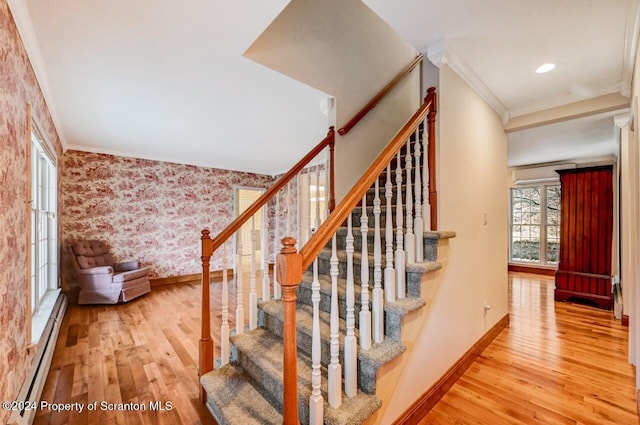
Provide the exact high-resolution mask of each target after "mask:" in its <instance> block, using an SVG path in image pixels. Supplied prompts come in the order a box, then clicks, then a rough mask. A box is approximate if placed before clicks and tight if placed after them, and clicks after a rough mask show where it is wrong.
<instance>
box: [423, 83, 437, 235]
mask: <svg viewBox="0 0 640 425" xmlns="http://www.w3.org/2000/svg"><path fill="white" fill-rule="evenodd" d="M429 100H431V108H430V110H429V113H428V115H427V122H428V125H429V129H428V136H429V144H428V146H429V152H428V153H427V155H428V156H427V158H428V161H429V162H428V164H429V205H430V206H431V228H430V230H438V192H437V187H438V186H437V185H436V114H437V112H438V97H437V96H436V88H435V87H429V89H428V90H427V97H426V98H425V101H429Z"/></svg>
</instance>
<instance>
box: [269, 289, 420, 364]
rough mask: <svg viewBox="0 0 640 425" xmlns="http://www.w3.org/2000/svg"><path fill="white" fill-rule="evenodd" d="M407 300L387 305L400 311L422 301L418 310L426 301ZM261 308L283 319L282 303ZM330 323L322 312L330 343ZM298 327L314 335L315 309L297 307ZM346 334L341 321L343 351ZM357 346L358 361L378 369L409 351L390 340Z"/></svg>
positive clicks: (324, 336)
mask: <svg viewBox="0 0 640 425" xmlns="http://www.w3.org/2000/svg"><path fill="white" fill-rule="evenodd" d="M405 300H407V301H405ZM405 300H403V301H402V302H393V303H385V304H389V305H391V306H394V307H393V308H396V309H400V308H401V307H400V306H407V310H408V306H409V305H412V306H415V305H419V304H420V302H419V301H422V304H420V305H419V306H418V307H417V308H419V307H422V306H424V305H425V302H424V300H422V299H419V298H412V299H405ZM396 304H397V306H395V305H396ZM260 306H261V308H263V309H264V310H265V311H266V312H268V313H269V314H271V315H274V316H277V317H279V318H280V319H282V317H283V311H282V302H281V301H268V302H266V303H262V304H260ZM414 309H415V308H414ZM385 310H386V306H385ZM411 311H413V310H411ZM356 314H357V313H356ZM330 321H331V315H330V314H329V313H326V312H323V311H321V312H320V335H321V338H322V339H324V340H325V341H328V340H329V339H330V334H331V333H330ZM296 327H297V328H298V330H301V331H303V332H305V333H306V334H308V335H312V333H313V307H311V306H308V305H304V304H303V305H298V306H297V307H296ZM345 334H346V321H345V320H344V319H340V334H339V339H340V348H341V350H342V346H343V342H344V336H345ZM355 336H356V338H358V336H359V331H358V329H357V328H356V329H355ZM358 341H359V340H358ZM356 344H357V346H358V359H360V360H365V361H367V362H368V363H370V364H371V365H372V366H374V367H376V368H377V367H380V366H382V365H383V364H385V363H387V362H390V361H391V360H393V359H394V358H396V357H398V356H399V355H400V354H402V353H403V352H404V351H405V350H406V349H407V347H406V345H404V344H403V343H402V342H400V341H394V340H391V339H389V338H387V339H385V340H384V341H383V342H381V343H379V344H376V343H373V344H372V345H371V348H369V349H368V350H363V349H362V348H360V344H359V343H356Z"/></svg>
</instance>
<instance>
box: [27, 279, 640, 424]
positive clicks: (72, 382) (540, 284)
mask: <svg viewBox="0 0 640 425" xmlns="http://www.w3.org/2000/svg"><path fill="white" fill-rule="evenodd" d="M510 280H512V281H513V282H512V285H510V287H512V288H513V289H511V290H510V293H509V299H510V308H511V327H510V328H509V329H507V330H505V331H504V332H503V333H502V334H501V335H500V336H499V337H498V338H496V340H495V341H494V342H493V343H492V345H491V346H489V348H487V350H485V352H484V353H483V355H482V356H481V357H480V358H478V360H477V361H476V362H475V363H474V364H473V365H472V366H471V368H470V369H469V370H468V371H467V373H466V374H465V375H464V376H463V377H462V379H460V381H458V383H456V385H454V387H453V388H452V389H451V390H450V391H449V393H447V395H445V397H444V398H443V399H442V400H441V402H440V403H439V404H438V405H436V407H435V408H434V409H433V410H432V411H431V412H430V413H429V415H427V416H426V417H425V418H424V419H423V421H422V422H421V423H422V424H447V425H451V424H461V425H462V424H474V425H478V424H482V425H494V424H495V425H500V424H536V423H544V424H598V425H600V424H603V425H604V424H616V425H624V424H636V423H638V418H637V416H636V414H635V397H634V382H633V376H634V372H633V368H632V367H631V366H630V365H629V364H628V363H627V354H626V353H627V330H626V328H623V327H621V326H620V324H619V322H617V321H615V320H613V319H612V316H611V313H609V312H602V311H600V310H596V309H594V308H591V307H585V306H580V305H575V304H564V303H554V302H553V281H552V280H551V279H549V278H545V277H538V276H533V275H524V274H512V275H510ZM248 282H249V280H248V278H246V279H245V291H244V292H245V293H246V292H248V286H249V285H248ZM220 287H221V285H220V284H214V285H212V301H211V302H212V305H213V306H218V305H219V302H220V301H219V300H220ZM233 288H234V282H233V281H232V282H231V289H233ZM247 300H248V296H245V298H244V302H245V304H246V303H247ZM230 304H231V306H230V311H233V309H234V308H235V296H230ZM245 312H248V309H246V308H245ZM233 317H234V314H230V318H231V319H232V320H233ZM212 322H213V324H212V326H213V328H212V329H213V330H214V339H215V340H216V347H217V346H218V340H219V324H220V313H219V312H217V313H216V314H214V315H213V319H212ZM232 326H233V324H232ZM199 338H200V288H199V285H198V284H197V283H194V284H191V283H187V284H182V285H172V286H164V287H156V288H154V289H153V291H152V292H151V293H150V294H147V295H146V296H144V297H142V298H139V299H137V300H134V301H132V302H130V303H127V304H122V305H117V306H72V307H70V309H69V310H68V312H67V315H66V316H65V319H64V321H63V324H62V328H61V330H60V336H59V339H58V342H57V345H56V351H55V354H54V358H53V362H52V365H51V369H50V372H49V375H48V377H47V381H46V384H45V388H44V392H43V395H42V400H45V401H48V402H51V403H81V404H82V405H83V406H85V408H84V410H83V411H82V413H79V412H78V410H77V409H75V410H71V411H66V412H54V411H51V410H42V411H39V412H38V416H37V417H36V421H35V423H36V424H94V423H95V424H107V423H114V424H125V425H128V424H147V423H149V424H214V423H215V422H214V421H213V419H212V418H211V415H210V414H209V412H208V411H207V409H206V407H205V406H204V405H202V404H201V403H200V402H199V399H198V379H197V373H196V367H197V363H198V340H199ZM96 401H97V402H98V406H97V409H96V410H94V411H88V410H87V408H86V406H87V405H88V404H90V403H93V402H96ZM102 401H104V402H106V403H111V404H115V403H121V404H122V407H126V406H128V405H130V404H129V403H134V405H135V406H137V403H145V405H146V406H147V410H145V411H117V410H107V409H101V408H100V402H102ZM149 402H161V403H164V402H171V409H170V410H169V409H167V410H162V411H159V410H155V411H154V410H150V409H148V407H149V405H148V403H149ZM163 406H164V407H166V408H168V405H163ZM106 407H110V408H114V407H116V406H106Z"/></svg>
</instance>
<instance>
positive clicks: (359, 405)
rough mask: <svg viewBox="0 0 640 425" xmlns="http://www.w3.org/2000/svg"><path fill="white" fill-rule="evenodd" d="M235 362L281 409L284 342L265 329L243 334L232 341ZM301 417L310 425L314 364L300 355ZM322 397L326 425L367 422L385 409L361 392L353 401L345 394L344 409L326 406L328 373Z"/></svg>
mask: <svg viewBox="0 0 640 425" xmlns="http://www.w3.org/2000/svg"><path fill="white" fill-rule="evenodd" d="M231 342H232V343H233V352H234V358H236V359H238V362H239V363H240V365H242V367H243V368H244V370H245V371H246V372H247V373H248V374H249V375H251V377H252V378H253V379H254V380H255V381H256V382H257V383H258V385H260V386H261V387H262V388H263V389H264V390H265V391H266V392H267V393H268V394H272V395H273V396H274V399H275V403H276V407H277V408H278V409H280V410H281V409H282V402H283V400H282V397H283V383H282V371H283V369H284V365H283V346H282V339H281V338H280V337H279V336H277V335H275V334H274V333H272V332H271V331H269V330H267V329H263V328H258V329H255V330H253V331H251V332H244V333H242V334H240V335H235V336H233V337H232V338H231ZM297 363H298V414H299V417H300V423H301V424H308V423H309V396H310V395H311V360H310V359H309V358H308V357H306V356H304V355H301V354H299V355H298V361H297ZM322 376H323V379H322V389H321V391H322V395H323V397H324V399H325V403H324V423H325V424H329V425H355V424H360V423H362V422H364V421H365V420H366V419H367V418H369V417H370V416H371V415H372V414H374V413H375V412H376V411H377V410H378V409H379V408H380V406H381V405H382V401H381V400H380V399H379V398H377V397H376V396H374V395H369V394H365V393H364V392H361V391H359V392H358V394H357V395H356V396H354V397H352V398H351V399H347V397H346V396H345V395H344V394H343V401H342V406H341V407H340V408H338V409H333V408H331V407H330V406H329V404H328V403H327V402H326V400H327V399H328V395H327V381H326V376H327V374H326V370H323V373H322Z"/></svg>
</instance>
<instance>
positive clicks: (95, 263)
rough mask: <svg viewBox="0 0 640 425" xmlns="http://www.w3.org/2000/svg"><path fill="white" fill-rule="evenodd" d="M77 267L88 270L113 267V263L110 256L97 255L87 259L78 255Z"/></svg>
mask: <svg viewBox="0 0 640 425" xmlns="http://www.w3.org/2000/svg"><path fill="white" fill-rule="evenodd" d="M77 259H78V265H79V266H80V268H81V269H88V268H91V267H101V266H113V265H114V263H115V261H114V260H113V256H112V255H111V254H104V255H97V256H95V257H88V256H85V255H78V257H77Z"/></svg>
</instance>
